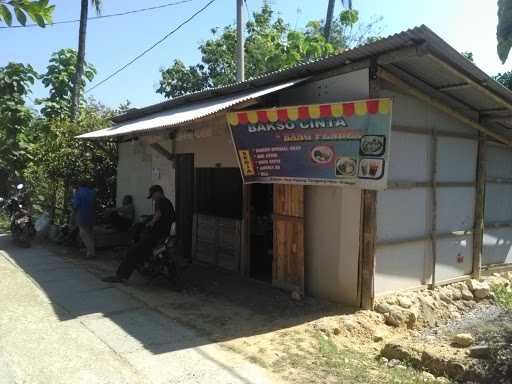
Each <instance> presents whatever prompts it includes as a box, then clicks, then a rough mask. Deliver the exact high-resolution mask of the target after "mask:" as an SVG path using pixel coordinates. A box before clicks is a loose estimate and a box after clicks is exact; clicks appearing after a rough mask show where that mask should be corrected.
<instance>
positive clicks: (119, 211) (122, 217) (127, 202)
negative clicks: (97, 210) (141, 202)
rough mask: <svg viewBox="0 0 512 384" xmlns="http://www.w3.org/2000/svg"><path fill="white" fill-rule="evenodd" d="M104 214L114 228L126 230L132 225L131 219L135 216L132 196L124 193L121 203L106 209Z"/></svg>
mask: <svg viewBox="0 0 512 384" xmlns="http://www.w3.org/2000/svg"><path fill="white" fill-rule="evenodd" d="M105 216H106V217H107V219H108V221H109V222H110V223H111V224H112V226H113V227H114V228H115V229H117V230H118V231H121V232H125V231H127V230H128V229H130V227H131V226H132V224H133V219H134V218H135V207H134V206H133V198H132V197H131V196H130V195H125V196H124V197H123V205H122V206H120V207H117V208H109V209H107V211H106V212H105Z"/></svg>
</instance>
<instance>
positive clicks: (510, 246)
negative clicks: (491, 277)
mask: <svg viewBox="0 0 512 384" xmlns="http://www.w3.org/2000/svg"><path fill="white" fill-rule="evenodd" d="M486 173H487V182H486V186H485V211H484V222H485V226H484V228H485V230H484V245H483V255H482V265H493V264H504V263H512V151H511V150H510V149H506V148H503V147H501V146H497V145H493V144H489V145H488V146H487V168H486Z"/></svg>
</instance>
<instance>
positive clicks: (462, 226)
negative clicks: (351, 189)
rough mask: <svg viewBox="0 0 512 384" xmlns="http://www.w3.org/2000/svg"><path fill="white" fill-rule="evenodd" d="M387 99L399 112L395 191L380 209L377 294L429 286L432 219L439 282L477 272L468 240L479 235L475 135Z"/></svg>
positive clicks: (421, 108)
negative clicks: (474, 232)
mask: <svg viewBox="0 0 512 384" xmlns="http://www.w3.org/2000/svg"><path fill="white" fill-rule="evenodd" d="M382 96H383V97H392V98H393V101H394V104H393V131H392V134H391V159H390V174H389V181H390V189H388V190H386V191H382V192H379V193H378V202H377V227H378V230H377V250H376V277H375V291H376V293H377V294H379V293H384V292H389V291H393V290H396V289H403V288H412V287H416V286H420V285H423V284H427V283H430V282H431V279H432V269H433V268H432V264H433V262H432V260H433V252H432V241H431V233H432V228H433V222H434V217H435V226H436V227H437V228H436V233H437V236H436V239H437V240H436V242H437V246H436V254H437V263H436V266H435V274H436V277H435V279H436V281H441V280H446V279H451V278H454V277H458V276H463V275H465V274H468V273H470V272H471V262H472V236H471V235H470V234H469V235H467V234H466V235H464V232H465V231H470V230H471V229H472V227H473V216H474V199H475V179H476V158H477V132H476V131H475V130H474V129H471V128H469V127H465V126H464V125H463V124H461V123H460V122H458V121H457V120H454V119H452V118H450V117H449V116H446V115H444V114H442V113H440V112H438V111H437V110H434V109H432V108H431V107H429V106H428V105H426V104H424V103H421V102H419V101H417V100H416V99H413V98H411V97H408V96H405V95H402V94H400V93H398V92H396V91H391V90H387V91H384V92H382ZM433 129H435V131H436V135H435V139H433V135H432V132H433ZM435 155H436V156H435ZM434 156H435V158H436V162H437V166H436V172H433V164H434V161H433V160H434ZM433 179H435V180H436V185H437V187H436V195H435V199H436V200H437V209H436V211H435V215H434V211H433V201H434V195H433V188H432V180H433Z"/></svg>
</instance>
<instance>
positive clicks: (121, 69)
mask: <svg viewBox="0 0 512 384" xmlns="http://www.w3.org/2000/svg"><path fill="white" fill-rule="evenodd" d="M215 1H217V0H210V1H209V2H208V3H207V4H206V5H205V6H203V7H202V8H201V9H199V10H198V11H196V12H195V13H194V14H193V15H192V16H190V17H189V18H188V19H186V20H185V21H183V22H182V23H181V24H180V25H178V26H177V27H176V28H174V29H173V30H172V31H170V32H169V33H167V34H166V35H165V36H164V37H162V38H161V39H160V40H158V41H157V42H156V43H154V44H153V45H151V46H150V47H149V48H147V49H146V50H144V51H143V52H142V53H140V54H138V55H137V56H135V57H134V58H133V59H132V60H130V61H129V62H128V63H126V64H125V65H123V66H122V67H120V68H118V69H116V70H115V71H114V72H112V73H111V74H110V75H108V76H107V77H106V78H104V79H103V80H101V81H100V82H99V83H96V84H95V85H93V86H92V87H91V88H89V89H87V90H86V91H85V93H89V92H91V91H92V90H93V89H95V88H98V87H99V86H100V85H102V84H104V83H106V82H107V81H108V80H110V79H111V78H113V77H114V76H116V75H117V74H118V73H120V72H121V71H123V70H125V69H126V68H128V67H129V66H130V65H132V64H133V63H135V62H136V61H137V60H139V59H140V58H141V57H142V56H144V55H145V54H146V53H148V52H149V51H151V50H152V49H154V48H155V47H156V46H158V45H160V44H161V43H163V42H164V41H165V40H166V39H167V38H169V37H170V36H171V35H173V34H174V33H175V32H177V31H178V30H180V29H181V27H183V26H184V25H186V24H188V23H189V22H190V21H192V19H194V18H195V17H196V16H197V15H199V14H200V13H201V12H203V11H204V10H206V8H208V7H209V6H210V5H212V4H213V3H214V2H215Z"/></svg>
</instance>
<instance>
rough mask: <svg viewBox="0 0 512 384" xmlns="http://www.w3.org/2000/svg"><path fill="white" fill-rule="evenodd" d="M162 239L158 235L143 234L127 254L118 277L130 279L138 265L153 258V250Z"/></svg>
mask: <svg viewBox="0 0 512 384" xmlns="http://www.w3.org/2000/svg"><path fill="white" fill-rule="evenodd" d="M161 239H162V236H159V235H157V234H143V235H142V237H141V239H140V240H139V241H138V242H137V243H136V244H135V245H133V246H132V247H130V249H128V251H127V252H126V257H125V259H124V261H123V262H122V263H121V264H120V265H119V268H117V272H116V275H117V277H119V278H121V279H129V278H130V276H131V275H132V273H133V271H134V270H135V268H136V267H137V265H140V264H142V263H144V262H145V261H146V260H147V259H148V258H149V257H150V256H151V252H153V248H154V247H155V246H156V245H157V244H158V243H159V241H160V240H161Z"/></svg>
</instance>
